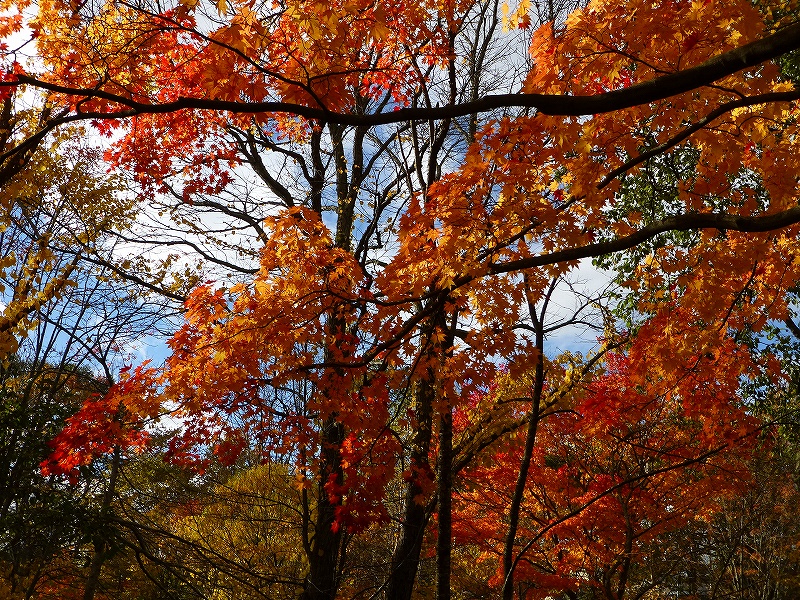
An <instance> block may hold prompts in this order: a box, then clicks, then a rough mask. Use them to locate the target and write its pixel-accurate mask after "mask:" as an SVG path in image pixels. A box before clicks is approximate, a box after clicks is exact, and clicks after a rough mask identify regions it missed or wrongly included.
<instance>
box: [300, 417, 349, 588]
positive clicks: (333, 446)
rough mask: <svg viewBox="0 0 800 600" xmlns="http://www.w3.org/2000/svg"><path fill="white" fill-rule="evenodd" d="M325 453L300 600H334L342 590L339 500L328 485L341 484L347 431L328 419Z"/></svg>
mask: <svg viewBox="0 0 800 600" xmlns="http://www.w3.org/2000/svg"><path fill="white" fill-rule="evenodd" d="M321 437H322V452H321V462H322V464H321V465H320V473H319V480H318V492H319V500H318V503H317V513H316V522H315V526H314V538H313V540H312V542H311V552H310V553H309V555H308V566H309V573H308V577H307V578H306V585H305V589H304V590H303V593H302V594H301V596H300V598H301V600H333V598H335V597H336V590H337V588H338V586H339V554H340V550H341V546H342V533H343V532H342V529H340V528H334V519H335V516H336V507H337V506H338V505H339V503H340V500H339V499H333V501H332V499H331V498H330V497H329V495H328V492H327V490H326V489H325V484H326V483H327V482H328V481H331V480H332V481H335V482H339V483H340V482H341V480H342V464H341V456H340V454H339V447H340V445H341V443H342V441H343V440H344V427H343V426H342V424H341V423H338V422H337V421H336V417H335V416H331V417H329V418H328V419H327V420H326V421H325V423H324V424H323V426H322V434H321Z"/></svg>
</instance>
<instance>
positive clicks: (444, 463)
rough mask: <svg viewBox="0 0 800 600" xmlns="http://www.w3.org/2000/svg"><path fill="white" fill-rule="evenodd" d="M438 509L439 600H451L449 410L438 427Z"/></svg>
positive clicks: (449, 409)
mask: <svg viewBox="0 0 800 600" xmlns="http://www.w3.org/2000/svg"><path fill="white" fill-rule="evenodd" d="M437 483H438V485H437V502H436V504H437V507H438V511H439V521H438V525H437V534H438V535H437V537H436V598H437V600H450V571H451V556H452V537H453V515H452V491H453V412H452V408H451V407H448V408H447V410H445V411H444V412H443V413H442V417H441V421H440V424H439V480H438V482H437Z"/></svg>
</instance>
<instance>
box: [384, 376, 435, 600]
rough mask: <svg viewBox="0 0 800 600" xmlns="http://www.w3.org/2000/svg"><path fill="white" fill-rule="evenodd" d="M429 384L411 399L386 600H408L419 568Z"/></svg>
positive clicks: (427, 471)
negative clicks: (406, 473) (405, 475)
mask: <svg viewBox="0 0 800 600" xmlns="http://www.w3.org/2000/svg"><path fill="white" fill-rule="evenodd" d="M435 394H436V390H435V388H434V386H433V382H432V381H429V380H426V381H422V382H420V384H419V385H418V387H417V390H416V394H415V399H414V414H415V417H416V431H415V432H414V439H413V442H412V444H413V446H412V450H411V475H410V477H409V479H408V483H407V484H406V491H405V506H404V510H403V522H402V525H401V527H402V529H401V533H400V540H399V541H398V543H397V546H396V547H395V551H394V556H393V557H392V572H391V574H390V575H389V582H388V585H387V588H386V597H387V599H388V600H409V599H410V598H411V593H412V591H413V589H414V582H415V581H416V578H417V570H418V568H419V555H420V552H421V550H422V539H423V536H424V533H425V527H426V525H427V524H428V518H429V516H430V515H429V514H428V512H427V500H428V498H427V497H426V491H425V487H427V486H426V485H425V484H426V483H427V482H426V481H425V480H426V479H430V478H431V477H432V471H431V466H430V462H429V453H430V445H431V435H432V417H433V400H434V398H435Z"/></svg>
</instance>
